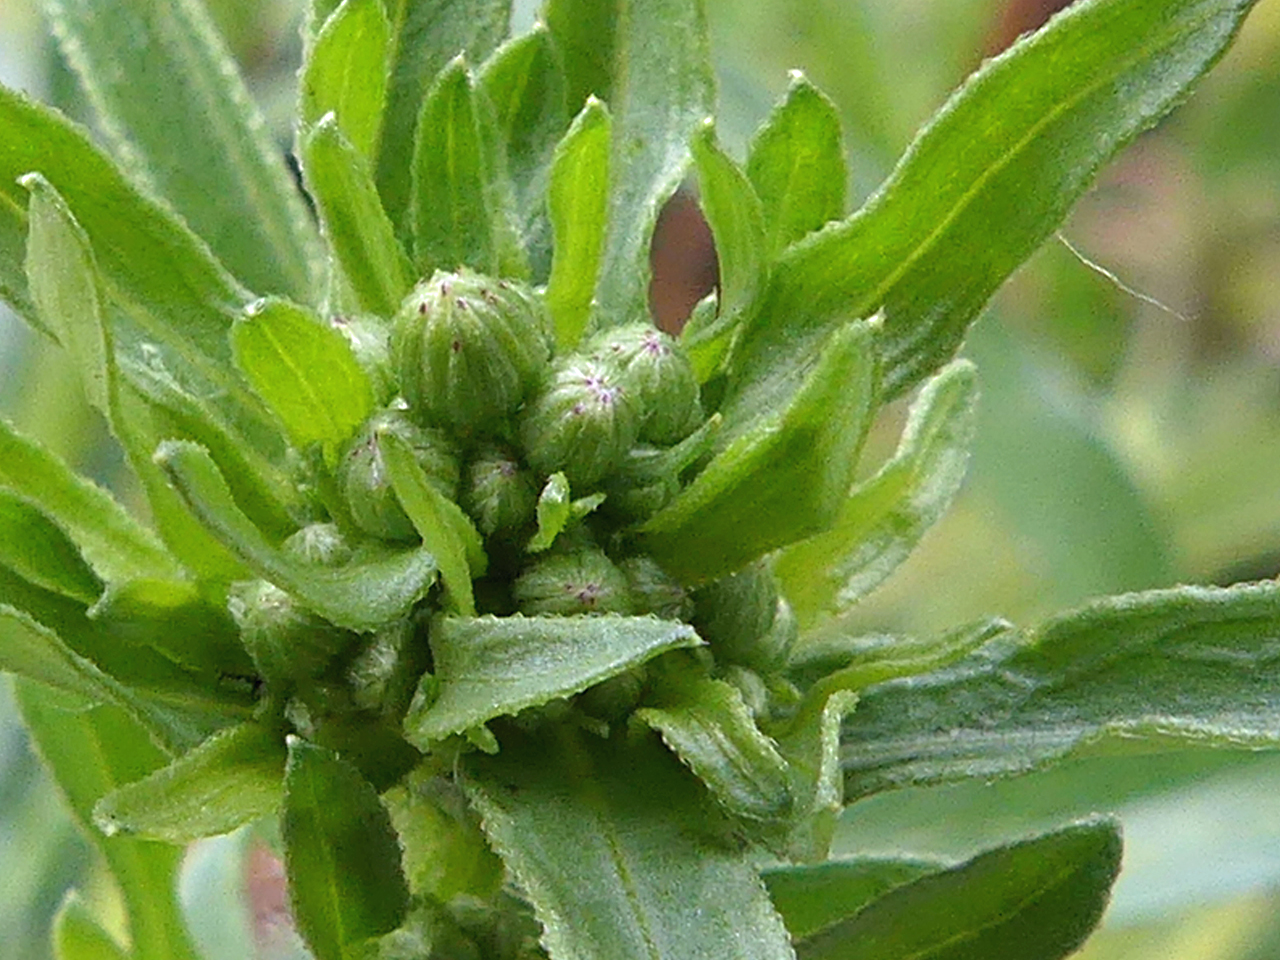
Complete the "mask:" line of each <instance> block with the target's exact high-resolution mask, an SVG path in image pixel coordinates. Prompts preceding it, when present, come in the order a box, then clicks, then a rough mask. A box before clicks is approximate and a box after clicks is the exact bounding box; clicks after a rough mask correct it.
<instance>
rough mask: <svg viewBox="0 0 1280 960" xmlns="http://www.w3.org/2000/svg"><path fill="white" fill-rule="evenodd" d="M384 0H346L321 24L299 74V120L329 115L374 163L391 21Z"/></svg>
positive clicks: (307, 121)
mask: <svg viewBox="0 0 1280 960" xmlns="http://www.w3.org/2000/svg"><path fill="white" fill-rule="evenodd" d="M383 7H384V3H383V0H345V2H344V3H343V4H342V6H340V7H339V8H338V9H337V10H335V11H334V12H333V14H332V16H330V17H329V18H328V19H327V20H326V21H325V23H324V25H323V26H322V27H321V28H320V32H319V34H318V35H317V36H316V39H315V43H314V44H313V45H312V47H311V50H310V53H309V54H308V56H307V59H306V62H305V63H304V64H303V66H302V72H301V73H300V74H299V76H298V101H299V102H298V119H299V120H300V121H301V122H302V123H304V124H306V125H308V126H311V125H314V124H316V123H318V122H319V120H320V118H321V117H323V116H324V115H325V114H327V113H332V114H334V115H335V116H336V117H337V123H338V127H339V129H341V130H342V133H343V136H345V137H346V138H347V140H348V141H350V142H351V144H352V145H353V146H354V147H355V148H356V150H357V151H358V152H359V153H360V155H361V156H362V157H364V158H365V160H366V162H368V163H372V162H373V161H374V160H375V158H376V156H377V154H376V150H377V146H378V141H379V139H380V138H381V135H382V111H383V107H384V105H385V101H386V95H387V56H388V54H389V53H390V43H391V24H390V23H388V22H387V15H386V12H385V11H384V9H383Z"/></svg>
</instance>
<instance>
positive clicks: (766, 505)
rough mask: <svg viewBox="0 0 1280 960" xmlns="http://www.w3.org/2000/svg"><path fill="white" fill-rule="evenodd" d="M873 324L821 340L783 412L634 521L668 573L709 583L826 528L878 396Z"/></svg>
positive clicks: (758, 424) (746, 433)
mask: <svg viewBox="0 0 1280 960" xmlns="http://www.w3.org/2000/svg"><path fill="white" fill-rule="evenodd" d="M875 335H876V327H875V325H874V324H871V323H866V322H859V321H855V322H852V323H849V324H847V325H845V326H844V327H842V328H840V330H839V331H838V332H837V333H836V334H834V335H833V336H832V337H831V338H830V340H828V341H827V343H825V344H824V345H823V349H822V350H821V353H820V356H819V357H817V359H816V362H815V363H814V365H813V367H812V368H811V369H810V370H809V371H807V375H806V376H805V377H804V381H803V384H802V385H801V386H800V387H799V389H797V390H796V391H795V392H794V393H793V394H792V398H791V403H790V404H789V405H788V406H787V407H786V408H784V409H779V410H774V411H769V412H768V413H766V414H764V415H762V416H760V417H759V418H758V419H757V420H755V421H754V422H752V423H750V425H749V426H748V427H747V428H746V429H745V430H743V431H742V432H740V433H739V435H738V436H737V437H736V438H735V439H733V440H732V442H730V443H729V444H728V445H727V446H726V447H724V449H722V450H721V452H720V453H719V454H718V455H717V456H716V457H715V458H714V459H713V460H712V461H711V462H710V463H709V464H708V465H707V467H706V468H705V469H704V470H703V471H702V472H701V473H700V474H698V476H697V478H696V479H695V480H694V481H693V483H691V484H690V485H689V486H687V487H686V488H685V489H684V490H683V491H682V492H681V493H680V495H679V496H678V497H676V499H675V500H674V501H673V502H672V503H671V504H670V505H669V506H667V507H666V508H664V509H663V510H662V511H660V512H659V513H657V514H656V515H655V516H654V517H653V518H651V519H650V520H649V521H648V522H646V523H645V524H644V526H642V527H641V528H640V535H641V537H642V542H643V543H644V544H645V546H646V548H647V550H648V551H649V552H650V553H652V554H653V555H654V556H655V558H657V559H658V561H659V562H660V563H662V564H663V566H664V567H665V568H666V569H667V570H668V571H669V572H670V573H671V574H672V575H674V576H675V577H677V578H678V579H681V580H685V581H694V580H711V579H714V578H716V577H719V576H722V575H724V574H727V573H732V572H733V571H734V570H738V569H740V568H742V567H744V566H746V565H747V564H748V563H750V562H751V561H752V560H753V559H755V558H756V557H758V556H761V555H762V554H765V553H768V552H769V551H771V550H776V549H777V548H779V547H784V546H786V545H787V544H789V543H793V542H795V541H796V540H800V539H803V538H804V537H807V536H811V535H813V534H815V533H818V532H820V531H822V530H824V529H826V527H827V526H828V525H829V524H830V523H831V522H832V521H833V520H834V519H835V517H836V514H837V511H838V510H839V508H840V505H841V503H842V502H843V500H844V497H845V495H846V494H847V493H848V490H849V485H850V484H851V483H852V481H853V471H854V468H855V466H856V465H857V457H858V452H859V450H860V449H861V446H862V439H863V437H864V435H865V432H866V429H867V424H868V421H869V418H870V416H871V413H872V408H873V401H874V399H875V396H876V383H877V377H876V372H877V371H876V361H875V354H874V343H875Z"/></svg>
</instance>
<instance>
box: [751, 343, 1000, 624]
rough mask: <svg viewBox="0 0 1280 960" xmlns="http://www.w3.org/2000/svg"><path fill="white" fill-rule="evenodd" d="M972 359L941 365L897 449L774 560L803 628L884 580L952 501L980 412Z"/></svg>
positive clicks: (921, 397)
mask: <svg viewBox="0 0 1280 960" xmlns="http://www.w3.org/2000/svg"><path fill="white" fill-rule="evenodd" d="M977 398H978V386H977V376H976V373H975V371H974V368H973V364H971V363H969V362H968V361H967V360H957V361H954V362H953V363H951V364H949V365H948V366H947V367H945V368H943V370H942V371H941V372H939V373H938V374H937V376H935V377H934V378H933V379H932V380H930V381H929V383H928V384H927V385H926V386H925V388H924V390H922V391H921V393H920V396H919V397H918V398H917V399H916V401H915V403H913V404H912V406H911V414H910V416H909V417H908V420H907V425H906V428H905V429H904V430H903V432H902V440H901V441H900V442H899V443H898V450H897V452H896V453H895V454H894V455H893V457H892V459H890V460H889V461H888V462H887V463H885V465H884V466H883V467H881V468H880V470H879V471H877V473H876V474H875V475H874V476H872V477H870V478H869V479H867V480H865V481H863V482H862V483H859V484H858V485H857V486H856V487H854V489H853V492H852V493H851V494H850V495H849V498H848V499H847V500H846V501H845V502H844V505H843V506H842V507H841V508H840V514H839V516H838V517H837V518H836V521H835V523H834V524H833V525H832V526H831V528H830V529H829V530H827V531H825V532H823V533H820V534H818V536H816V537H811V538H810V539H808V540H804V541H801V542H800V543H795V544H792V545H791V546H790V547H788V548H787V549H786V550H784V551H783V552H782V554H781V555H780V556H779V558H778V560H777V563H776V564H775V566H774V571H775V572H776V574H777V576H778V579H779V581H780V582H781V584H782V587H783V592H785V593H786V595H787V599H788V600H790V601H791V605H792V607H793V608H794V609H795V612H796V616H798V617H799V618H800V623H801V625H802V626H803V627H809V626H811V625H812V624H814V623H815V622H817V621H818V620H819V619H820V618H821V617H822V616H823V615H824V614H827V613H829V612H838V611H841V610H844V609H847V608H848V607H850V606H852V605H853V604H854V603H856V602H857V601H858V600H860V599H861V598H862V597H864V596H866V595H867V594H868V593H870V592H871V591H872V590H873V589H875V587H877V586H878V585H879V584H880V583H882V582H883V581H884V580H885V579H886V578H887V577H888V576H889V574H891V573H892V572H893V571H894V570H896V569H897V567H898V565H899V564H901V563H902V561H904V560H905V559H906V558H907V556H908V555H909V554H910V553H911V551H912V550H914V549H915V547H916V545H917V544H918V543H919V542H920V540H921V538H922V537H923V536H924V534H925V532H926V531H927V530H928V529H929V528H930V527H932V526H933V524H934V523H936V522H937V521H938V520H939V519H941V517H942V515H943V514H944V513H946V511H947V508H948V507H950V505H951V501H952V500H953V499H954V498H955V495H956V494H957V493H958V492H959V490H960V484H961V482H962V481H963V480H964V475H965V469H966V468H967V466H968V463H969V444H970V442H971V441H972V438H973V434H974V429H975V424H976V419H977V410H976V407H977Z"/></svg>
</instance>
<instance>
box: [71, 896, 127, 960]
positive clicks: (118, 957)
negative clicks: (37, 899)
mask: <svg viewBox="0 0 1280 960" xmlns="http://www.w3.org/2000/svg"><path fill="white" fill-rule="evenodd" d="M53 954H54V957H56V958H57V960H129V956H128V954H126V953H125V952H124V949H123V948H122V947H121V946H120V945H119V944H118V943H116V941H115V939H114V938H113V937H112V936H111V934H109V933H107V932H106V931H105V930H103V929H102V926H101V924H99V923H98V920H97V918H96V917H94V915H93V912H92V911H91V910H90V909H89V907H88V905H87V904H85V902H84V901H83V900H81V899H80V896H79V894H77V893H76V891H74V890H72V891H71V892H69V893H68V894H67V896H66V898H65V899H64V900H63V901H62V906H60V907H59V908H58V913H57V915H56V916H55V917H54V918H53Z"/></svg>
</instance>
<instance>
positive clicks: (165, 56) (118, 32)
mask: <svg viewBox="0 0 1280 960" xmlns="http://www.w3.org/2000/svg"><path fill="white" fill-rule="evenodd" d="M44 6H45V9H46V10H47V11H48V13H49V16H50V18H51V19H52V21H53V25H54V33H55V34H56V35H57V37H58V39H59V41H60V42H61V47H62V53H63V55H64V56H65V57H66V58H67V61H68V62H69V63H70V64H71V66H72V68H73V69H74V70H75V71H76V73H77V74H78V75H79V77H80V81H81V84H82V85H83V87H84V90H85V93H86V94H87V96H88V98H89V101H90V102H91V103H92V104H93V106H94V109H95V110H96V111H97V113H98V116H99V117H100V118H101V119H102V123H103V128H104V130H105V131H106V134H107V137H108V140H109V142H110V143H111V146H112V148H113V150H114V151H115V153H116V155H117V156H118V157H119V158H120V159H121V161H122V162H123V163H124V164H126V165H127V166H128V167H129V168H130V170H132V171H135V172H136V173H137V174H139V175H141V176H143V177H144V178H145V179H146V180H147V181H149V183H150V184H151V185H153V186H154V187H155V188H156V190H157V192H158V193H159V194H160V195H162V196H164V197H166V198H167V199H168V200H169V201H170V202H171V203H172V204H173V206H174V207H175V208H176V209H177V210H178V212H179V213H181V214H182V216H183V217H184V218H185V219H186V221H187V222H188V223H190V224H191V225H192V227H193V228H194V229H195V230H196V232H197V233H199V234H200V236H202V237H204V238H205V239H206V240H207V241H208V242H209V244H210V246H211V247H212V248H213V249H214V251H215V252H216V253H217V254H218V256H219V257H220V258H222V260H223V261H224V262H225V263H226V264H227V265H228V266H229V267H230V268H231V270H232V272H233V273H235V274H236V275H237V276H238V277H240V278H241V279H242V280H244V281H245V282H246V283H247V284H249V285H250V286H251V287H254V288H256V289H258V290H260V291H262V292H263V293H281V294H286V295H289V296H291V297H294V298H296V299H298V300H301V301H302V302H304V303H305V302H311V301H313V300H314V299H315V296H316V293H317V288H316V283H315V271H314V265H315V262H316V259H317V257H318V255H319V246H318V244H317V242H316V238H315V236H314V232H313V229H312V227H311V223H310V220H309V219H308V217H307V212H306V208H305V206H304V205H303V202H302V197H301V196H300V195H299V194H298V191H297V189H296V188H295V187H294V184H293V182H292V180H291V178H290V177H289V174H288V171H287V170H286V168H285V164H284V157H283V155H282V153H281V151H280V150H279V149H278V148H276V146H275V145H274V144H273V143H272V142H271V140H270V138H269V137H268V136H267V127H266V124H265V122H264V121H263V119H262V117H261V116H260V115H259V113H258V109H257V107H256V106H255V104H254V102H253V100H252V98H251V97H250V96H249V92H248V90H247V89H246V88H245V85H244V82H243V80H242V79H241V78H240V74H239V71H238V70H237V68H236V65H235V62H234V61H233V60H232V58H231V55H230V54H229V53H228V52H227V50H226V48H225V46H224V44H223V42H222V39H221V38H220V37H219V36H218V34H217V30H216V28H215V27H214V26H213V24H212V22H211V21H210V20H209V16H208V14H207V13H206V12H205V10H204V8H203V6H201V4H200V3H199V2H197V0H44ZM121 37H128V38H129V39H130V43H129V48H128V55H127V56H121V51H120V38H121ZM28 169H40V167H39V166H38V165H33V166H31V167H29V168H28ZM41 172H43V173H45V175H46V176H49V177H50V179H53V173H52V171H48V170H42V171H41ZM55 182H58V181H55ZM59 185H60V186H61V184H59ZM64 192H65V191H64ZM67 196H68V199H71V198H70V195H69V194H68V195H67ZM72 207H73V209H74V208H76V205H75V203H74V201H73V202H72ZM86 228H87V229H89V230H90V232H91V233H92V232H93V228H92V227H91V226H89V225H88V224H86Z"/></svg>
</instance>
